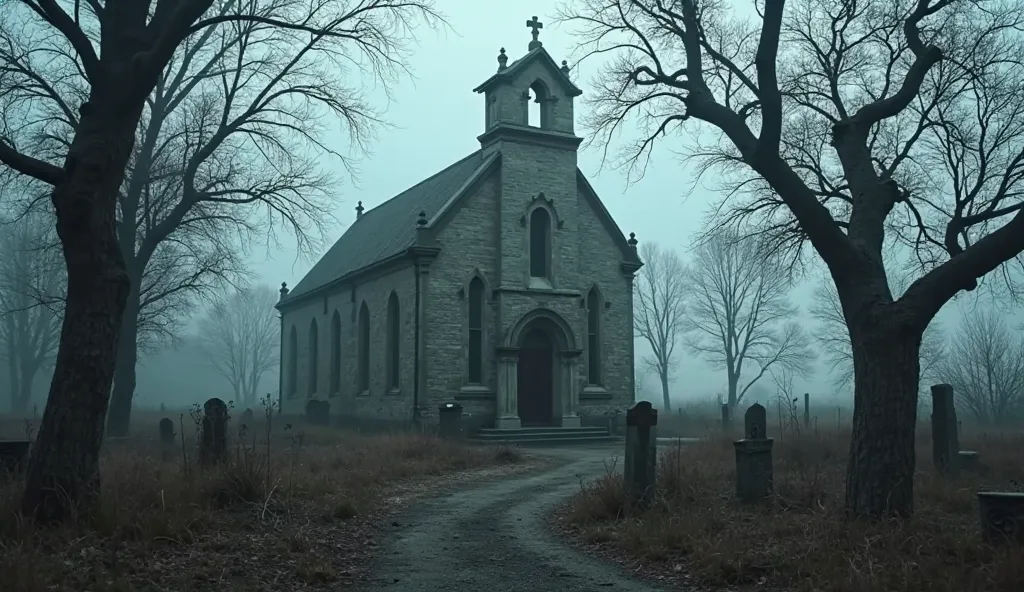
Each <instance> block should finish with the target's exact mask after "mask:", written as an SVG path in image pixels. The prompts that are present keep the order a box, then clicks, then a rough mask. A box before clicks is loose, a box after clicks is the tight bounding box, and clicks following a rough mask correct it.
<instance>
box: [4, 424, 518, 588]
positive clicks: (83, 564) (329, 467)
mask: <svg viewBox="0 0 1024 592" xmlns="http://www.w3.org/2000/svg"><path fill="white" fill-rule="evenodd" d="M171 416H172V417H174V418H175V423H176V424H177V423H178V421H177V418H178V414H172V415H171ZM138 420H139V421H138V423H139V424H140V425H144V426H146V427H145V428H136V430H135V431H136V432H144V431H148V432H151V433H152V434H153V435H154V437H153V438H136V439H132V440H131V441H129V442H111V443H109V444H108V445H107V446H106V447H105V450H104V457H103V462H102V467H103V482H102V487H103V490H102V497H101V506H100V509H99V511H98V513H97V514H96V515H94V516H91V517H89V519H88V520H86V519H84V518H83V519H81V520H78V521H75V523H73V524H70V525H68V526H65V527H61V528H59V529H56V530H55V529H40V528H37V527H35V526H34V525H33V524H32V523H31V522H29V521H27V520H25V519H24V518H22V517H21V516H20V515H19V514H18V513H17V502H18V497H19V494H20V490H21V483H20V482H17V481H13V482H12V481H11V480H10V479H8V480H7V482H6V483H2V482H0V512H2V518H0V581H2V582H3V586H2V587H3V589H5V590H18V591H19V592H35V591H41V590H90V591H92V592H113V591H129V590H154V591H156V590H175V591H189V590H218V591H224V590H268V591H269V590H316V589H337V587H338V586H344V585H345V584H351V583H353V582H354V581H355V580H358V579H360V578H361V577H362V576H363V575H364V573H365V571H364V568H365V566H366V564H367V560H368V559H369V557H370V555H371V554H372V552H373V549H374V547H375V546H376V544H377V543H376V540H375V536H374V535H375V534H376V531H377V530H379V526H380V521H381V519H382V516H383V515H384V514H385V513H386V512H387V511H388V510H389V509H392V508H394V507H395V506H396V505H398V504H400V503H402V502H403V501H404V500H405V499H406V498H408V497H411V496H413V495H418V494H419V493H422V492H423V491H424V488H425V487H426V486H428V485H437V483H438V482H437V480H436V479H432V480H424V479H421V478H424V477H434V476H439V475H447V474H450V473H454V472H457V471H462V470H464V469H471V468H476V467H485V466H489V465H499V464H509V463H516V462H518V461H520V460H521V459H522V457H521V455H520V454H519V453H518V452H517V451H516V450H512V449H508V448H495V447H478V446H470V445H466V444H459V443H452V442H447V441H443V440H440V439H437V438H435V437H431V436H425V435H413V434H391V435H374V436H361V435H358V434H354V433H349V432H343V431H339V430H336V429H329V428H316V427H310V426H299V425H297V424H296V425H294V426H292V425H290V424H286V423H285V422H284V421H282V420H280V419H278V418H277V417H275V418H274V421H273V422H271V424H270V425H269V426H268V424H267V423H266V422H265V420H262V421H258V422H256V423H257V425H255V426H253V429H247V428H246V429H241V428H239V427H238V426H237V425H236V426H235V427H234V428H232V432H233V438H232V440H233V441H232V443H231V445H230V451H229V454H228V459H227V461H226V462H224V463H223V464H221V465H219V466H216V467H212V468H207V469H204V468H200V467H197V466H196V464H197V463H196V461H195V457H196V454H195V442H196V437H195V434H194V431H193V428H192V424H191V421H190V418H189V415H188V414H187V413H186V414H184V416H183V424H184V425H183V427H184V433H185V434H186V446H185V452H186V454H185V455H183V454H182V451H181V450H180V449H178V450H176V453H175V455H174V457H173V459H169V460H167V461H162V460H161V452H160V449H159V443H158V442H157V440H156V438H155V435H156V432H157V430H156V424H157V420H158V417H152V416H150V417H140V418H138ZM274 422H277V425H274ZM232 423H237V422H232ZM175 430H176V431H178V432H180V431H182V429H181V428H180V427H178V426H176V427H175ZM268 434H269V438H268ZM268 442H269V444H268ZM179 448H180V440H179ZM183 456H186V457H187V459H186V461H187V462H183Z"/></svg>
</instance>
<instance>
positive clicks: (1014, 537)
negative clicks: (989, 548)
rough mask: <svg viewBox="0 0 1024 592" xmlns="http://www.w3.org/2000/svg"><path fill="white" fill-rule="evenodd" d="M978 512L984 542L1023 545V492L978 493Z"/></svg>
mask: <svg viewBox="0 0 1024 592" xmlns="http://www.w3.org/2000/svg"><path fill="white" fill-rule="evenodd" d="M978 510H979V513H980V514H981V536H982V538H984V539H985V542H987V543H990V544H992V543H1007V542H1009V543H1015V544H1018V545H1024V492H1009V491H980V492H978Z"/></svg>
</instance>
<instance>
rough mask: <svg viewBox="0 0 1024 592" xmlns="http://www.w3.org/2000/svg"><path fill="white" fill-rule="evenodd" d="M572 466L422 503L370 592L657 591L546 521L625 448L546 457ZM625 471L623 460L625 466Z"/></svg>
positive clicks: (402, 521) (389, 549)
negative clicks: (560, 537)
mask: <svg viewBox="0 0 1024 592" xmlns="http://www.w3.org/2000/svg"><path fill="white" fill-rule="evenodd" d="M540 452H542V453H543V454H550V455H557V456H559V457H561V458H563V459H565V460H566V462H567V464H564V465H561V466H559V467H558V468H556V469H553V470H549V471H546V472H544V473H539V474H537V473H534V474H530V475H525V476H519V477H516V478H510V479H504V480H500V481H491V482H485V483H480V484H474V485H473V486H472V487H470V488H466V489H460V490H458V491H455V492H453V493H449V494H447V495H444V496H441V497H438V498H435V499H431V500H427V501H424V502H420V503H419V504H417V505H416V506H414V507H413V508H412V509H410V510H409V511H407V512H406V514H405V515H402V516H399V517H398V518H397V519H396V521H397V524H398V526H397V527H396V528H395V529H394V530H393V531H392V532H391V533H390V536H389V537H388V539H386V541H385V546H384V548H383V549H382V553H381V555H380V556H379V559H378V560H377V564H376V567H375V570H374V577H373V579H372V581H371V582H370V584H369V586H368V587H366V588H364V590H366V592H379V591H387V592H428V591H429V592H434V591H441V590H444V591H452V592H462V591H467V592H468V591H474V592H476V591H483V592H512V591H520V590H522V591H524V592H526V591H529V592H549V591H550V592H561V591H566V592H571V591H582V590H588V591H589V590H615V591H622V592H656V591H660V590H663V589H662V588H654V587H651V586H649V585H647V584H644V583H640V582H637V581H634V580H632V579H630V578H628V577H627V576H626V575H625V574H623V573H622V572H621V570H619V569H618V568H616V567H615V566H612V565H607V564H604V563H601V562H599V561H596V560H594V559H591V558H589V557H587V556H585V555H583V554H581V553H578V552H577V551H575V550H573V549H572V548H571V547H568V546H566V545H564V544H561V543H559V542H558V541H557V540H555V539H554V537H552V536H551V535H550V534H548V532H547V528H546V526H545V525H544V524H543V523H542V520H543V519H544V517H545V516H546V515H547V513H548V512H549V511H550V510H551V508H552V507H553V506H554V505H555V504H557V503H558V502H560V501H562V500H564V499H565V498H566V497H567V496H569V495H571V494H572V493H573V492H574V491H577V490H578V488H579V480H580V478H581V477H586V478H589V477H594V476H597V475H600V474H602V473H603V472H604V471H605V470H606V461H611V460H612V459H614V458H615V457H616V456H617V455H621V448H620V447H619V446H615V447H614V448H613V447H610V446H608V447H605V446H602V447H600V448H563V449H553V450H549V451H540ZM619 466H621V460H620V461H619Z"/></svg>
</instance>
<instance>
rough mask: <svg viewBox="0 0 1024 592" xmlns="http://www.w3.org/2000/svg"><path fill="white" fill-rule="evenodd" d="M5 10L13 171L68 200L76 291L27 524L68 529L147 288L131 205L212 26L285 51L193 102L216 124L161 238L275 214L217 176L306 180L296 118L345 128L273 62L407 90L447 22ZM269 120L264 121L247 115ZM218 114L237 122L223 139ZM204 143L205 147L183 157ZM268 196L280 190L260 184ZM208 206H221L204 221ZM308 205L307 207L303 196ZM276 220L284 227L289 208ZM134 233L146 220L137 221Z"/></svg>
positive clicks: (28, 497) (2, 34)
mask: <svg viewBox="0 0 1024 592" xmlns="http://www.w3.org/2000/svg"><path fill="white" fill-rule="evenodd" d="M0 11H2V12H3V15H4V18H3V20H2V21H0V47H2V51H3V52H4V53H3V55H0V61H2V62H3V65H2V67H0V103H2V104H0V113H3V115H4V116H5V117H4V121H3V126H2V127H0V162H2V163H3V164H5V165H7V166H8V167H10V169H12V170H14V171H17V172H18V173H20V174H22V175H26V176H29V177H32V178H35V179H38V180H39V181H42V182H43V183H46V184H48V185H50V186H52V187H53V193H52V196H51V202H52V203H53V207H54V210H55V213H56V217H57V233H58V236H59V238H60V241H61V245H62V247H63V253H64V258H65V266H66V269H67V277H68V290H67V300H66V305H67V314H66V315H65V317H64V322H63V327H62V331H61V341H60V347H59V349H58V353H57V362H56V368H55V371H54V378H53V381H52V383H51V387H50V396H49V399H48V401H47V407H46V411H45V413H44V415H43V420H42V423H41V425H40V429H39V434H38V437H37V440H36V444H35V446H33V448H32V458H31V460H30V462H29V470H28V476H27V486H26V489H25V495H24V499H23V506H24V509H25V511H26V512H27V513H30V514H33V515H36V516H38V517H40V518H46V519H60V518H64V517H65V516H67V515H68V514H67V511H68V509H69V508H70V507H72V506H74V507H76V508H78V510H79V511H83V510H84V511H88V510H89V509H91V508H92V507H93V506H94V503H95V499H96V495H97V493H98V491H99V486H98V485H99V462H98V459H99V449H100V444H101V441H102V437H103V420H104V417H105V415H106V412H107V406H108V402H109V399H110V389H111V385H112V383H113V373H114V366H115V360H116V356H117V348H116V344H117V342H118V339H119V335H120V333H121V328H122V321H123V317H124V313H125V310H126V307H127V303H128V301H129V298H130V297H131V295H132V290H139V286H138V285H137V284H133V282H132V280H131V275H130V270H128V268H127V262H126V261H125V257H124V249H122V248H121V244H120V243H119V239H122V240H123V233H122V234H121V235H119V234H118V230H119V228H118V219H119V216H118V207H119V205H120V206H121V207H123V206H124V203H121V204H119V203H118V202H119V198H120V197H121V189H122V188H123V187H124V183H125V177H126V169H127V168H128V166H129V163H130V161H131V159H132V154H133V151H134V145H135V141H136V131H137V129H138V127H139V123H140V120H142V118H143V114H144V113H146V112H147V107H148V106H150V104H151V102H152V101H153V97H154V94H153V93H154V91H155V90H156V89H157V87H158V86H159V85H161V84H165V83H166V82H167V78H166V74H167V72H168V71H169V68H173V66H174V64H175V63H178V64H180V63H182V61H183V60H186V59H187V58H186V54H187V52H188V48H189V47H191V46H192V45H193V44H196V43H199V42H200V41H201V40H202V39H203V38H204V37H205V36H206V35H207V34H211V35H216V33H209V31H210V29H211V28H216V30H217V31H226V30H230V31H234V32H235V33H236V34H240V35H249V36H251V37H253V38H256V39H266V38H268V37H270V38H276V39H277V42H276V43H270V44H268V45H264V46H263V48H261V49H257V50H256V51H255V52H254V53H252V54H248V53H245V52H243V51H240V50H238V47H239V45H238V43H237V42H236V43H234V44H233V45H229V46H228V49H227V50H226V53H225V56H228V55H230V56H231V57H232V58H233V59H234V60H235V63H240V64H245V65H249V64H253V63H264V64H266V66H264V67H262V68H260V67H259V66H257V69H256V70H255V71H250V72H248V73H244V72H240V71H239V73H237V74H231V73H229V74H227V78H226V80H227V82H228V84H226V85H224V86H219V87H216V90H214V89H213V88H212V85H211V88H208V89H207V90H205V91H204V92H202V93H200V94H199V95H195V96H193V95H189V97H190V98H189V100H188V101H183V102H186V103H188V105H189V107H193V108H194V109H195V110H194V111H191V113H192V114H193V115H192V117H195V118H198V120H199V121H201V122H202V125H200V126H199V127H182V128H179V130H180V133H179V134H178V135H177V138H178V139H179V140H180V142H181V143H179V144H177V145H176V147H175V148H172V150H179V152H178V154H179V155H181V156H183V157H184V158H187V160H185V161H184V165H185V166H184V168H183V171H182V172H181V175H182V194H183V196H184V198H183V199H182V201H180V202H179V204H180V206H177V207H172V208H171V209H170V210H169V213H168V214H167V217H166V218H164V219H163V220H162V221H160V222H158V223H157V225H156V228H157V229H158V230H157V232H158V234H159V236H161V237H169V236H171V235H172V234H173V232H172V231H173V230H174V229H177V228H181V227H182V225H186V226H187V224H186V221H189V220H192V219H193V217H194V216H195V215H196V212H197V211H202V212H204V213H209V217H207V218H206V220H210V217H212V219H214V220H220V221H226V220H229V219H230V218H233V217H234V216H230V217H229V216H227V215H226V212H224V211H223V210H221V209H220V208H221V207H222V206H227V205H229V204H230V205H233V206H239V207H242V208H244V207H245V206H247V205H249V206H253V207H256V205H257V204H260V205H265V204H266V202H265V201H261V200H260V198H259V197H258V194H256V195H253V194H251V190H252V189H254V188H253V187H249V186H246V185H244V184H243V183H242V181H237V182H236V183H237V184H236V185H233V186H232V187H229V188H226V187H224V186H219V185H217V184H215V183H212V184H211V181H213V180H214V179H216V178H218V177H217V175H216V174H215V173H224V172H233V173H234V174H235V175H236V177H237V178H239V179H245V178H246V177H247V176H248V175H250V173H252V172H253V171H252V170H250V169H251V168H252V165H248V164H247V163H249V162H250V161H249V159H250V158H251V157H252V155H253V154H254V152H258V151H260V150H267V153H266V154H267V157H266V159H265V161H264V162H266V161H272V162H273V164H274V166H275V167H280V170H282V171H284V174H285V175H289V174H294V169H293V168H292V161H291V160H290V158H291V157H297V156H298V155H297V154H294V153H291V152H290V148H293V147H294V145H293V144H284V145H281V144H280V140H279V139H278V138H280V137H282V136H281V135H278V134H283V135H284V136H286V137H289V138H295V137H302V132H301V131H300V130H298V129H290V128H291V127H293V126H292V125H291V124H290V123H289V122H294V119H292V117H293V115H294V114H296V113H298V114H301V115H318V114H320V113H322V111H320V110H322V109H324V108H327V109H329V110H330V111H331V116H336V115H339V113H338V112H337V111H335V110H334V109H332V108H331V107H330V105H331V103H332V101H334V98H333V97H331V96H320V95H318V94H317V91H316V90H313V91H312V92H310V93H309V94H307V95H305V96H303V95H301V94H300V93H295V92H286V91H285V90H284V89H283V88H280V87H277V86H275V85H274V84H275V83H274V82H273V81H274V80H277V79H278V78H280V70H279V69H278V70H277V71H274V69H273V65H272V64H271V62H273V61H274V60H278V59H283V60H286V61H285V62H284V63H286V64H287V63H293V62H295V63H299V64H300V65H299V66H298V70H299V71H301V72H303V73H304V74H305V75H307V76H310V77H314V76H323V77H326V78H331V77H333V76H334V72H333V71H332V69H333V68H334V67H336V66H337V65H338V64H344V63H346V62H347V63H349V64H353V66H352V67H353V68H356V69H359V70H360V71H361V72H369V73H374V67H377V68H378V70H377V73H381V72H383V73H386V74H388V75H389V76H391V77H392V78H390V79H393V76H396V75H397V74H399V73H401V72H402V71H403V67H404V63H405V62H404V60H405V58H406V56H407V54H406V53H404V48H405V45H404V43H405V42H406V41H408V40H409V39H410V38H411V35H410V32H411V29H412V27H413V25H414V24H415V22H417V21H420V20H422V19H424V18H425V19H426V20H427V21H428V22H433V21H434V20H435V19H436V18H437V17H436V14H435V13H434V12H433V9H432V7H431V3H430V0H411V1H408V0H349V1H345V0H313V1H311V2H298V3H296V2H284V1H281V2H275V1H274V0H219V1H215V0H155V1H154V2H141V3H139V2H123V1H116V2H115V1H114V0H88V1H87V2H78V1H75V2H71V1H70V0H0ZM230 40H231V37H230V36H229V37H228V41H230ZM310 43H312V44H314V45H316V46H319V45H318V44H323V45H324V46H330V47H332V48H333V49H329V50H327V51H324V52H320V55H319V57H318V58H317V59H316V60H314V61H305V60H306V59H307V58H311V57H314V54H317V53H318V52H317V51H316V50H315V48H314V47H310V46H309V44H310ZM219 47H220V46H219ZM100 49H102V51H100ZM175 60H178V61H177V62H176V61H175ZM225 63H226V62H225ZM278 65H280V63H278ZM184 71H185V72H188V73H191V72H193V70H189V69H187V68H186V69H185V70H184ZM220 74H221V71H220V70H218V69H217V68H214V69H212V70H210V71H208V72H207V75H208V76H207V77H199V78H198V80H216V81H218V82H219V81H220V80H223V79H222V78H220ZM385 78H386V79H388V78H387V77H385ZM249 81H253V83H254V84H257V85H259V84H260V83H261V82H259V81H262V83H263V86H262V90H260V88H259V87H256V88H250V89H245V90H243V86H244V85H247V84H249V83H250V82H249ZM286 84H290V83H286ZM318 88H322V87H318ZM179 96H180V95H179ZM222 106H226V108H224V109H221V107H222ZM253 110H262V112H261V113H260V114H258V115H256V116H255V117H252V118H247V117H242V115H248V114H251V111H253ZM218 114H219V115H220V117H222V118H223V117H227V121H228V127H227V128H226V129H220V131H219V132H218V131H216V130H217V129H218V128H216V127H214V124H215V123H216V122H217V121H218ZM340 115H341V116H342V117H343V118H346V117H348V116H349V115H348V114H346V113H345V112H342V113H340ZM186 130H191V132H188V131H186ZM235 131H238V132H244V131H248V132H250V133H248V134H242V135H235V134H234V133H233V132H235ZM229 132H232V133H229ZM200 142H201V143H203V145H204V147H203V148H200V149H198V150H184V149H183V148H190V147H192V148H194V147H195V146H197V145H198V143H200ZM321 148H322V149H323V151H324V153H325V154H330V153H331V151H330V150H327V149H326V147H324V146H322V147H321ZM236 151H237V152H238V156H237V157H236V158H232V154H233V153H234V152H236ZM214 153H218V154H219V156H217V157H215V156H214ZM298 170H303V169H302V168H301V167H300V168H299V169H298ZM147 177H148V176H147ZM256 178H257V179H258V180H259V181H257V183H259V182H260V181H265V180H266V177H265V176H257V177H256ZM147 182H149V178H147ZM256 189H261V190H262V191H263V192H266V191H267V190H268V188H267V187H266V186H263V185H258V184H257V187H256ZM247 192H248V193H247ZM198 196H203V198H204V199H205V202H204V203H206V204H207V206H206V207H205V208H199V209H198V210H197V209H196V205H197V204H198V203H200V198H199V197H198ZM292 199H296V200H299V201H301V200H302V199H303V193H302V192H299V193H297V194H292ZM265 211H271V212H277V213H278V214H281V211H280V210H277V209H275V208H274V207H273V206H270V207H269V210H265ZM233 213H235V214H238V213H239V212H237V211H233ZM264 215H266V214H264ZM283 217H284V218H285V219H286V220H288V221H289V222H293V221H294V220H293V219H292V218H289V217H288V216H287V215H284V216H283ZM239 218H241V219H243V220H244V219H245V217H244V216H239ZM120 219H121V221H122V222H124V221H126V220H133V219H134V220H138V218H133V216H132V215H123V214H122V215H121V216H120ZM124 226H127V224H123V225H122V229H123V227H124ZM156 242H159V241H156ZM300 242H301V241H300ZM151 244H152V243H151ZM154 251H155V249H154ZM136 277H138V274H136Z"/></svg>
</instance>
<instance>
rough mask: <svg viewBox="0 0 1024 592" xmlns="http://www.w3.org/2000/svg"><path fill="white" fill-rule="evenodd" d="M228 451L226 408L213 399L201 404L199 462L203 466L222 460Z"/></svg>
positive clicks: (220, 401)
mask: <svg viewBox="0 0 1024 592" xmlns="http://www.w3.org/2000/svg"><path fill="white" fill-rule="evenodd" d="M227 450H228V406H227V405H226V404H225V403H224V401H223V400H221V399H218V398H217V397H214V398H212V399H209V400H208V401H206V403H204V404H203V421H202V438H201V439H200V441H199V461H200V462H201V463H202V464H204V465H211V464H215V463H219V462H221V461H222V460H224V455H225V454H226V453H227Z"/></svg>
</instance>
